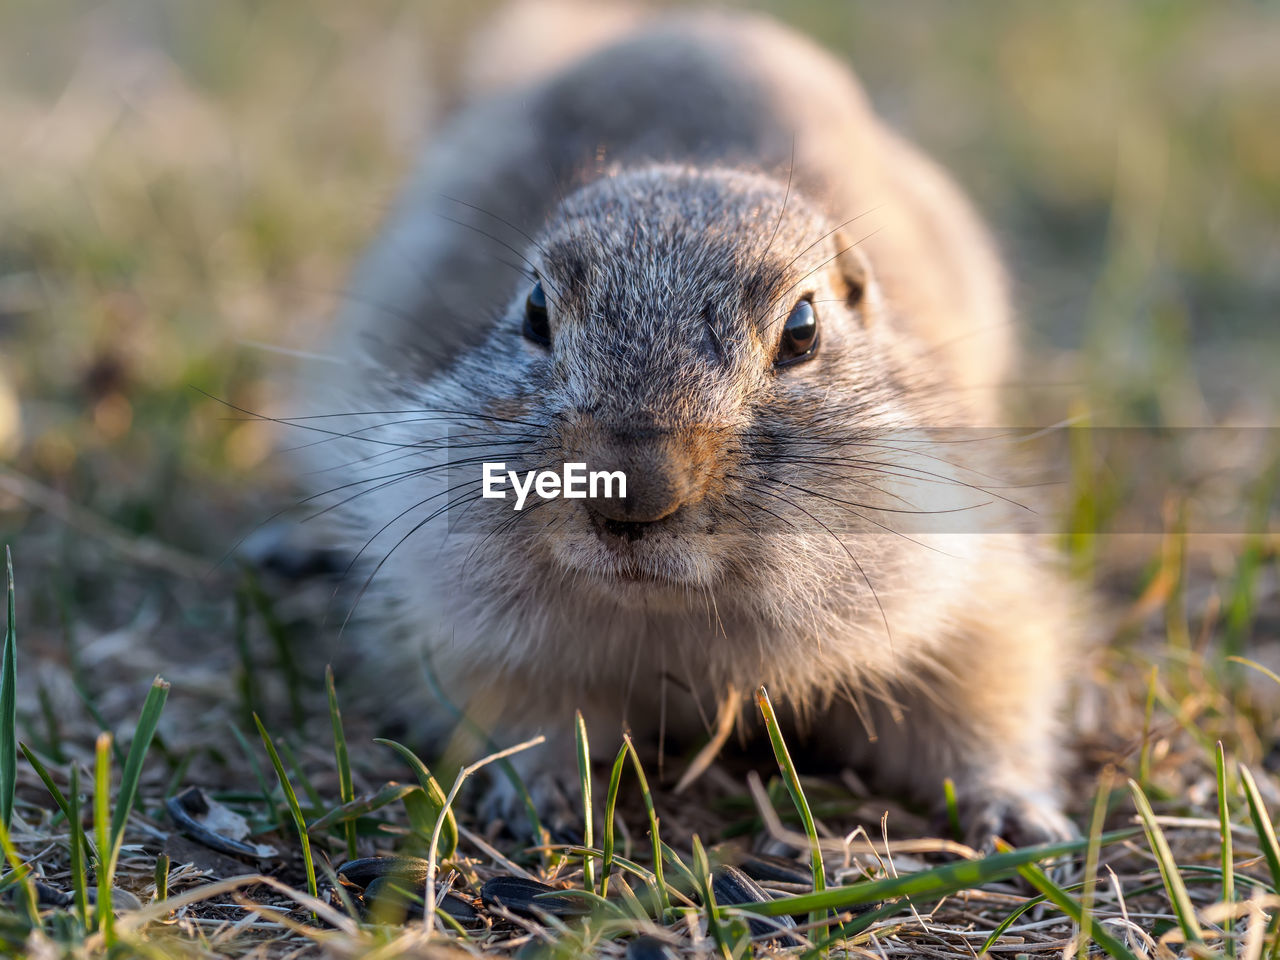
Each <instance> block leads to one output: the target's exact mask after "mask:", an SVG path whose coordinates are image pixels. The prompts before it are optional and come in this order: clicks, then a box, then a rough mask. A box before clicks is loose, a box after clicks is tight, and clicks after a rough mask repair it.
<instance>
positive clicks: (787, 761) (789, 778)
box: [756, 686, 827, 924]
mask: <svg viewBox="0 0 1280 960" xmlns="http://www.w3.org/2000/svg"><path fill="white" fill-rule="evenodd" d="M756 706H757V707H758V708H759V709H760V713H761V715H762V716H763V717H764V725H765V728H766V729H767V730H768V731H769V742H770V743H771V744H772V745H773V755H774V757H775V758H777V761H778V768H779V769H780V770H781V771H782V778H783V782H784V783H786V785H787V792H788V793H789V794H791V802H792V803H794V804H795V807H796V811H797V812H798V813H799V814H800V820H801V822H802V823H803V824H804V832H805V836H807V837H808V838H809V858H810V865H811V866H812V868H813V892H814V893H815V894H820V893H822V892H823V891H824V890H825V889H826V888H827V871H826V868H825V866H824V865H823V863H822V844H821V842H820V841H819V839H818V828H817V826H816V824H815V823H814V821H813V812H812V811H811V810H810V809H809V801H808V799H806V797H805V795H804V789H803V788H802V787H801V786H800V777H799V775H798V774H797V773H796V765H795V764H794V763H793V762H792V760H791V751H789V750H788V749H787V744H786V741H785V740H783V739H782V729H781V727H779V725H778V717H777V714H775V713H774V712H773V703H772V702H771V701H770V700H769V691H768V690H766V689H765V688H764V687H763V686H761V687H760V688H759V689H758V690H756ZM825 917H826V913H825V911H823V910H815V911H812V912H811V913H810V914H809V922H810V923H813V924H819V923H821V922H822V921H823V920H824V919H825Z"/></svg>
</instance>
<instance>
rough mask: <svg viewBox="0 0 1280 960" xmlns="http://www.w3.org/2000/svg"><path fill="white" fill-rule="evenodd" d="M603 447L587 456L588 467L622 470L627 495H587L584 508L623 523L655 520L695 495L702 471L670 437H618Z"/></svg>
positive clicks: (671, 511) (660, 518)
mask: <svg viewBox="0 0 1280 960" xmlns="http://www.w3.org/2000/svg"><path fill="white" fill-rule="evenodd" d="M606 447H607V448H606V449H604V450H601V451H600V453H599V454H598V455H597V456H596V457H594V458H591V457H589V458H588V460H587V469H588V470H607V471H610V472H612V471H615V470H619V471H621V472H622V473H623V475H624V476H625V477H626V478H627V480H626V495H625V496H622V497H619V496H612V497H606V496H588V497H587V498H586V505H587V509H589V510H590V511H591V512H592V513H594V514H596V515H597V516H600V517H603V518H604V519H606V520H617V521H621V522H624V523H654V522H656V521H658V520H662V519H663V518H664V517H669V516H671V515H672V514H673V513H675V512H676V511H677V510H679V509H680V507H681V506H682V505H683V504H685V503H687V502H688V501H689V500H691V499H693V498H694V497H695V496H696V495H697V492H698V487H699V483H698V477H699V475H700V473H701V471H699V470H698V469H697V466H696V465H695V464H693V463H691V462H690V458H689V457H688V456H687V455H683V454H682V451H680V450H679V449H678V447H677V445H676V444H675V443H674V442H673V441H672V439H671V438H669V437H662V436H659V437H644V438H634V439H633V438H626V439H621V438H617V439H615V440H614V441H613V442H611V443H609V444H607V445H606ZM597 492H599V491H597ZM613 492H614V493H617V491H616V490H615V491H613Z"/></svg>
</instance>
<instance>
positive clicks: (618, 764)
mask: <svg viewBox="0 0 1280 960" xmlns="http://www.w3.org/2000/svg"><path fill="white" fill-rule="evenodd" d="M626 759H627V745H626V744H625V743H624V744H623V745H622V749H620V750H619V751H618V756H617V757H615V758H614V761H613V770H612V771H611V772H610V773H609V792H608V793H607V794H605V798H604V845H603V847H602V850H603V852H604V859H603V860H602V861H601V864H600V896H602V897H603V896H606V895H608V893H609V874H610V873H611V872H612V871H613V814H614V810H615V809H616V808H617V806H618V786H619V784H620V783H621V782H622V764H623V763H624V762H625V761H626Z"/></svg>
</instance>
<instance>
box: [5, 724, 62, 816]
mask: <svg viewBox="0 0 1280 960" xmlns="http://www.w3.org/2000/svg"><path fill="white" fill-rule="evenodd" d="M18 748H19V749H20V750H21V751H22V755H23V756H24V757H26V758H27V763H29V764H31V769H32V770H34V771H35V772H36V776H38V777H39V778H40V782H41V783H43V784H44V788H45V789H46V790H48V791H49V796H51V797H53V802H54V803H56V804H57V805H58V809H59V810H61V811H62V815H63V816H64V817H66V818H67V819H68V820H69V819H71V810H70V808H69V807H68V806H67V798H66V797H65V796H64V795H63V793H62V791H61V790H59V789H58V785H57V784H56V783H54V782H53V777H52V776H50V774H49V771H48V769H47V768H46V767H45V765H44V764H43V763H41V762H40V759H39V758H38V757H37V756H36V755H35V754H34V753H32V752H31V749H30V748H29V747H28V746H27V745H26V744H25V743H20V744H18Z"/></svg>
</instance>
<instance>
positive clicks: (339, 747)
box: [324, 666, 359, 860]
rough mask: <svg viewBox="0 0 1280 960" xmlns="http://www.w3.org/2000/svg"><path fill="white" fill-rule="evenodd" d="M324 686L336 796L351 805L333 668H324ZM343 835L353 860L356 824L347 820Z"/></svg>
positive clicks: (351, 787)
mask: <svg viewBox="0 0 1280 960" xmlns="http://www.w3.org/2000/svg"><path fill="white" fill-rule="evenodd" d="M324 684H325V688H326V689H327V690H328V692H329V719H330V721H331V722H332V724H333V759H334V762H335V763H336V764H337V765H338V794H339V796H341V798H342V802H343V804H344V805H345V804H348V803H351V801H353V800H355V798H356V789H355V786H354V785H353V783H352V780H351V758H350V757H349V756H348V755H347V735H346V732H345V731H344V730H343V729H342V711H340V710H339V709H338V691H337V689H336V688H335V687H334V685H333V667H331V666H326V667H325V668H324ZM343 833H344V834H345V835H346V839H347V859H348V860H354V859H355V858H356V857H357V856H358V855H359V854H358V851H357V850H356V822H355V821H354V820H348V821H346V823H344V824H343Z"/></svg>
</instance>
